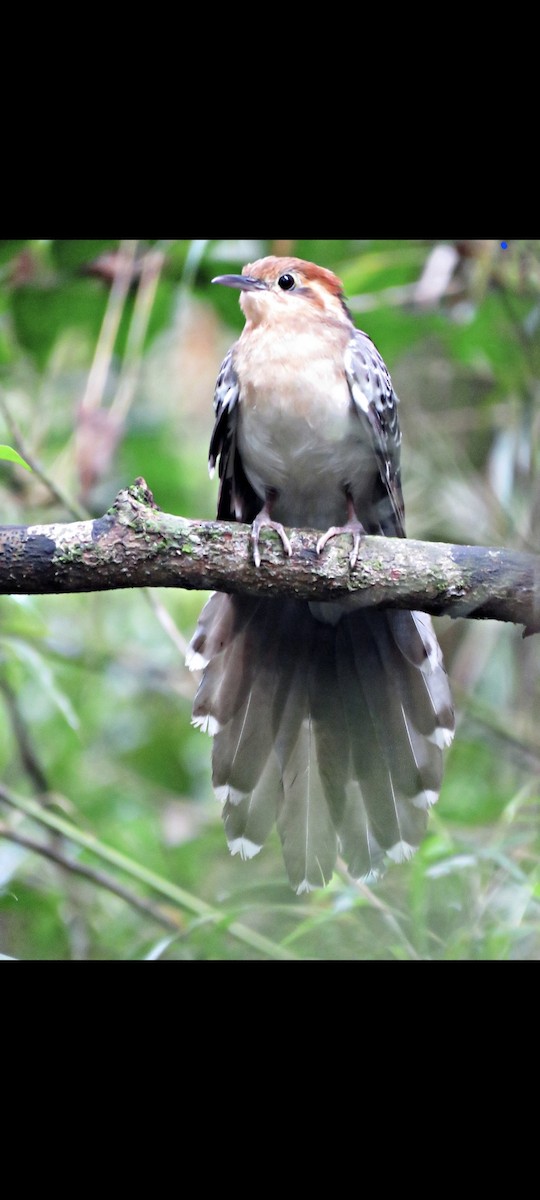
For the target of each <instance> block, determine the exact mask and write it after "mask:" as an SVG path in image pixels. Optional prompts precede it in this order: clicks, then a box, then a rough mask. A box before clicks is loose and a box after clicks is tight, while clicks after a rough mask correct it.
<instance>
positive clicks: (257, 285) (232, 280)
mask: <svg viewBox="0 0 540 1200" xmlns="http://www.w3.org/2000/svg"><path fill="white" fill-rule="evenodd" d="M212 283H224V284H225V287H233V288H239V289H240V291H241V292H255V291H260V289H261V288H266V287H267V284H266V283H265V282H264V279H252V278H251V276H250V275H216V278H215V279H213V280H212Z"/></svg>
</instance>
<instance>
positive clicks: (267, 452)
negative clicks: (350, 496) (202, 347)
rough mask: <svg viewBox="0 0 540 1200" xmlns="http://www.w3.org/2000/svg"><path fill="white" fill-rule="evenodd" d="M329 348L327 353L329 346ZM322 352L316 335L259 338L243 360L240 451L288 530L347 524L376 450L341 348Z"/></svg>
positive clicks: (239, 365) (238, 366) (240, 367)
mask: <svg viewBox="0 0 540 1200" xmlns="http://www.w3.org/2000/svg"><path fill="white" fill-rule="evenodd" d="M323 349H324V347H323ZM326 349H327V350H328V353H326V354H324V353H323V354H321V339H320V337H317V338H313V336H312V335H311V334H306V335H305V336H303V335H301V334H300V335H299V334H298V332H296V333H295V334H294V336H292V335H291V336H290V337H287V336H286V335H284V336H283V337H281V338H279V339H274V338H272V339H266V340H265V339H263V338H260V339H257V338H256V337H254V334H253V332H251V335H250V339H249V347H248V352H247V353H246V354H244V355H242V354H240V355H239V357H238V359H237V361H236V364H235V365H236V370H237V372H238V378H239V383H240V413H239V430H238V446H239V450H240V454H241V456H242V462H243V465H244V469H245V471H246V474H247V476H248V478H249V480H250V483H251V484H252V486H253V487H254V488H255V490H256V492H257V493H258V495H260V497H261V500H264V499H265V497H266V494H267V492H268V490H269V489H271V490H272V491H275V492H276V493H277V498H276V501H275V503H274V506H273V509H272V515H273V516H274V517H275V519H276V520H279V521H283V523H285V524H288V525H297V526H302V525H304V526H309V527H312V528H320V529H326V528H328V526H329V525H331V524H341V523H343V522H344V521H345V520H346V500H345V491H346V488H348V487H351V485H353V486H354V489H355V491H356V492H357V493H358V492H359V489H361V486H362V480H363V479H364V478H365V479H366V480H367V478H368V475H369V471H370V466H369V464H370V463H371V469H372V453H373V452H372V449H371V445H370V440H369V435H368V432H367V427H366V426H365V424H364V422H363V421H361V420H359V418H358V415H357V413H356V412H355V411H354V408H353V405H352V404H351V397H350V393H349V388H348V385H347V380H346V376H345V371H344V368H343V367H342V365H341V364H342V361H343V354H342V352H341V347H339V351H340V352H339V353H336V349H337V348H336V346H335V344H333V343H330V344H329V345H328V346H327V347H326Z"/></svg>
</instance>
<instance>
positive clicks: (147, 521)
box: [0, 479, 540, 634]
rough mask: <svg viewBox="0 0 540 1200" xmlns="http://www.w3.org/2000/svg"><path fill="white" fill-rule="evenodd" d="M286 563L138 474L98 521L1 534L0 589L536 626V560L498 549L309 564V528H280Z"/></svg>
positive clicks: (271, 547) (434, 546)
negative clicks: (257, 599) (170, 506)
mask: <svg viewBox="0 0 540 1200" xmlns="http://www.w3.org/2000/svg"><path fill="white" fill-rule="evenodd" d="M288 532H289V535H290V537H291V542H292V550H293V553H292V557H291V558H287V557H286V556H285V555H284V554H283V548H282V546H281V543H280V542H279V540H278V539H277V538H276V536H275V534H274V533H273V532H272V531H271V530H268V531H264V530H263V534H262V538H261V552H262V562H261V566H260V568H259V570H257V569H256V568H255V566H254V564H253V555H252V549H251V542H250V537H249V528H248V527H247V526H245V525H239V524H236V523H234V522H233V523H230V524H229V523H228V522H224V521H219V522H216V521H188V520H186V519H185V518H184V517H175V516H172V515H171V514H169V513H163V512H161V510H160V509H159V508H158V507H157V506H156V505H155V503H154V499H153V496H152V493H151V492H150V491H149V489H148V487H147V485H146V483H145V481H144V479H137V480H135V483H134V484H133V486H132V487H130V488H126V489H124V490H122V491H121V492H120V493H119V494H118V496H117V498H116V500H115V502H114V504H113V505H112V507H111V508H110V509H109V511H108V512H107V513H106V514H105V515H104V516H103V517H99V518H97V519H96V520H89V521H75V522H73V523H70V524H65V525H62V524H55V525H33V526H31V525H30V526H3V527H0V594H1V593H12V594H15V593H18V594H45V593H66V592H97V591H106V590H112V589H115V588H132V587H147V586H151V587H181V588H188V589H199V590H205V589H210V590H215V591H222V592H239V593H244V594H249V595H254V596H255V595H259V596H267V597H275V596H279V595H281V596H284V595H285V596H293V597H296V598H297V599H310V600H329V599H333V600H336V599H343V598H344V597H346V596H352V595H354V596H356V597H357V598H358V601H359V603H360V604H365V605H366V607H367V606H373V607H375V608H405V609H410V608H413V609H420V610H421V611H423V612H428V613H432V614H442V613H446V614H448V615H449V616H453V617H475V618H479V619H487V618H492V619H495V620H498V621H510V622H514V623H515V624H523V625H524V626H525V631H524V633H525V634H528V633H535V632H539V631H540V557H538V556H537V555H533V554H525V553H522V552H518V551H513V550H505V549H501V548H499V547H496V548H490V547H484V546H460V545H449V544H446V543H441V542H419V541H413V540H412V539H409V538H386V537H372V536H369V537H366V539H365V541H364V542H363V543H362V546H361V550H360V556H359V559H358V562H357V564H356V566H355V567H354V569H353V570H351V569H350V566H349V561H348V556H349V552H350V549H351V546H350V538H348V537H346V536H340V537H337V538H335V539H334V540H333V541H332V542H330V543H329V545H328V546H327V547H326V549H325V550H324V552H323V554H322V555H321V556H320V557H319V556H318V555H317V552H316V549H315V547H316V542H317V537H318V536H319V534H318V533H317V532H316V531H313V530H293V531H290V530H289V531H288Z"/></svg>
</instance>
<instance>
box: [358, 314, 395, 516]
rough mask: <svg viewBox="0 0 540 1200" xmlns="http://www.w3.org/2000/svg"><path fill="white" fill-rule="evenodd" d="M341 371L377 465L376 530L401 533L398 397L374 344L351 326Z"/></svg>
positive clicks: (374, 504)
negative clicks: (370, 443) (351, 331)
mask: <svg viewBox="0 0 540 1200" xmlns="http://www.w3.org/2000/svg"><path fill="white" fill-rule="evenodd" d="M345 372H346V376H347V383H348V385H349V391H350V393H351V399H352V402H353V406H354V410H355V412H356V413H357V414H358V416H359V418H360V420H362V421H364V422H366V421H367V424H368V427H369V431H370V435H371V440H372V444H373V450H374V454H375V456H376V459H377V463H378V467H379V475H378V478H377V479H376V482H375V495H374V497H373V507H374V510H375V511H376V512H377V514H378V517H377V524H378V525H379V527H380V531H381V532H382V533H384V534H387V535H388V536H394V537H396V536H398V537H405V509H404V504H403V494H402V491H401V474H400V465H399V464H400V447H401V430H400V427H399V418H398V411H397V406H398V403H399V401H398V397H397V396H396V393H395V391H394V388H393V385H392V380H391V378H390V374H389V372H388V368H387V367H386V364H385V363H384V361H383V359H382V358H381V355H380V354H379V351H378V350H377V347H376V346H375V345H374V343H373V342H372V341H371V338H369V337H368V335H367V333H363V332H362V330H360V329H355V331H354V333H353V335H352V337H351V338H350V339H349V342H348V343H347V347H346V350H345ZM368 532H375V530H371V531H368Z"/></svg>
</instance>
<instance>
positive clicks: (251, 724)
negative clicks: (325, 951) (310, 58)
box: [186, 255, 455, 895]
mask: <svg viewBox="0 0 540 1200" xmlns="http://www.w3.org/2000/svg"><path fill="white" fill-rule="evenodd" d="M212 283H214V284H220V285H222V286H226V287H230V288H236V289H238V290H239V291H240V298H239V303H240V308H241V310H242V312H243V315H244V318H245V323H244V327H243V330H242V333H241V334H240V336H239V337H238V339H237V340H236V341H235V343H234V344H233V345H232V346H231V348H230V349H229V351H228V353H227V354H226V356H225V358H224V360H223V362H222V365H221V368H220V370H219V373H218V377H217V382H216V386H215V394H214V413H215V422H214V427H213V431H212V434H211V438H210V447H209V463H208V465H209V470H210V474H211V475H213V474H214V472H215V468H216V465H218V469H219V492H218V503H217V519H218V521H219V520H223V521H238V522H242V523H246V524H248V525H251V534H250V536H251V544H252V550H253V559H254V566H255V568H256V569H259V568H260V564H261V545H260V534H261V531H262V530H263V529H265V528H269V529H271V530H273V531H274V533H275V535H276V536H277V538H278V539H279V540H280V542H281V544H282V547H283V553H284V554H286V555H290V554H291V552H292V551H291V541H290V538H289V535H288V534H287V531H286V529H287V528H288V529H291V528H302V529H308V528H309V529H313V530H315V531H316V532H317V533H318V534H319V536H318V540H317V545H316V554H317V555H320V554H323V553H324V550H325V547H326V545H327V543H328V541H329V540H330V539H332V538H335V537H337V536H340V535H341V534H344V535H347V537H348V538H349V539H350V545H351V550H350V555H349V560H350V570H354V567H355V565H356V562H357V560H358V555H359V554H360V553H361V545H362V539H363V537H364V536H365V535H366V534H378V535H383V536H388V537H405V536H406V535H405V511H404V501H403V493H402V485H401V469H400V450H401V430H400V424H399V419H398V403H399V401H398V397H397V395H396V393H395V390H394V387H393V384H392V380H391V377H390V373H389V371H388V368H387V367H386V365H385V362H384V360H383V358H382V357H381V355H380V353H379V351H378V350H377V348H376V346H375V344H374V342H373V341H372V340H371V338H370V337H369V336H368V335H367V334H366V333H364V332H363V331H362V330H360V329H358V328H357V327H356V326H355V324H354V320H353V317H352V314H351V311H350V309H349V306H348V303H347V300H346V298H345V294H344V289H343V284H342V282H341V280H340V279H339V278H338V276H337V275H335V274H334V273H333V272H332V271H331V270H329V269H328V268H326V267H322V266H318V265H317V264H315V263H312V262H307V261H305V260H302V259H300V258H295V257H278V256H275V255H268V256H266V257H264V258H260V259H258V260H257V261H255V262H253V263H248V264H246V265H245V266H244V267H243V268H242V271H241V274H237V275H235V274H231V275H220V276H217V277H216V278H214V279H213V280H212ZM186 662H187V665H188V666H189V667H190V669H191V670H193V671H196V672H202V674H201V675H200V682H199V685H198V688H197V691H196V695H195V699H194V702H193V712H192V723H193V724H194V725H195V726H197V727H198V728H200V729H202V730H204V731H206V732H207V733H209V734H210V735H211V736H212V737H213V750H212V782H213V786H214V790H215V793H216V796H217V798H218V799H219V800H220V801H221V803H222V806H223V808H222V816H223V822H224V826H225V834H226V838H227V842H228V846H229V849H230V851H231V853H232V854H233V855H234V854H239V855H240V856H241V858H242V859H244V860H249V859H252V858H253V857H254V856H255V855H257V854H258V853H259V851H260V850H261V849H262V847H263V846H264V845H265V843H266V842H267V839H268V838H269V835H270V834H271V832H272V830H273V829H274V826H276V827H277V831H278V834H279V838H280V840H281V848H282V854H283V860H284V865H285V868H286V871H287V875H288V880H289V883H290V885H291V886H292V888H293V889H294V891H295V892H296V893H297V894H298V895H302V894H303V893H305V892H310V891H312V890H313V889H315V888H320V887H325V886H326V885H327V884H328V883H329V882H330V880H331V879H332V877H333V874H334V872H335V870H336V864H338V856H339V860H340V862H339V866H344V867H345V868H346V870H347V872H348V874H349V876H350V877H351V879H353V880H364V881H367V882H368V883H375V882H376V881H378V880H380V879H381V878H382V876H383V875H384V873H385V871H386V870H387V868H388V867H389V866H390V864H391V863H392V862H403V861H405V860H407V859H408V858H410V856H411V855H412V854H413V853H414V851H415V850H416V849H417V847H418V846H419V845H420V843H421V841H422V839H423V837H424V835H425V833H426V829H427V825H428V818H429V810H430V808H431V806H432V805H433V804H434V803H435V801H436V800H437V799H438V795H439V792H440V788H441V784H442V777H443V766H444V756H445V750H446V748H447V747H448V746H449V745H450V743H451V741H452V737H453V734H454V725H455V719H454V708H453V702H452V695H451V690H450V685H449V680H448V675H447V672H446V670H445V666H444V662H443V657H442V651H441V648H440V645H439V642H438V640H437V637H436V635H435V631H434V628H433V624H432V622H431V619H430V617H429V616H427V614H425V613H422V612H411V611H405V610H403V611H401V610H400V611H398V610H390V609H380V610H379V609H377V610H375V609H373V608H372V609H370V608H368V607H365V601H364V606H363V607H360V606H359V602H358V598H357V597H356V598H355V597H354V596H353V595H351V596H347V597H346V598H344V599H339V600H324V601H322V600H321V601H319V600H318V601H307V600H297V599H294V598H288V597H276V596H272V598H265V597H258V596H255V597H254V596H246V595H230V594H226V593H222V592H215V593H213V594H212V595H211V596H210V598H209V599H208V600H207V602H206V604H205V606H204V608H203V610H202V612H201V614H200V617H199V620H198V624H197V627H196V629H195V632H194V634H193V637H192V638H191V641H190V643H189V647H188V652H187V656H186Z"/></svg>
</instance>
